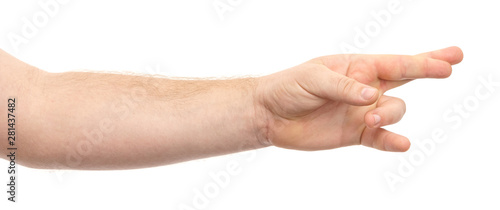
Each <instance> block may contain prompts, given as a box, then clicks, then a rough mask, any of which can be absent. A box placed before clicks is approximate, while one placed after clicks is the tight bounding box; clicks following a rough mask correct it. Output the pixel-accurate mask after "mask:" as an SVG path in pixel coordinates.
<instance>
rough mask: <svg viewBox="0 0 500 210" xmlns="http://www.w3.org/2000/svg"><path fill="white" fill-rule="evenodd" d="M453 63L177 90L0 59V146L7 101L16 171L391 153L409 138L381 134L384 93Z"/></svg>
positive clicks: (334, 58) (380, 64)
mask: <svg viewBox="0 0 500 210" xmlns="http://www.w3.org/2000/svg"><path fill="white" fill-rule="evenodd" d="M462 59H463V53H462V51H461V50H460V49H459V48H458V47H450V48H445V49H442V50H436V51H432V52H428V53H423V54H419V55H414V56H408V55H330V56H324V57H319V58H315V59H312V60H310V61H307V62H305V63H303V64H300V65H298V66H295V67H292V68H290V69H287V70H284V71H280V72H277V73H274V74H271V75H267V76H263V77H256V78H241V79H233V80H200V79H199V80H179V79H168V78H158V77H148V76H137V75H136V76H134V75H125V74H109V73H91V72H66V73H48V72H46V71H43V70H39V69H37V68H35V67H33V66H30V65H28V64H26V63H24V62H22V61H19V60H17V59H16V58H14V57H12V56H11V55H9V54H7V53H6V52H4V51H1V50H0V116H3V117H4V118H5V119H4V120H2V121H3V122H4V123H1V124H0V136H2V139H7V138H6V137H7V123H5V121H6V116H7V100H8V98H11V97H15V98H16V110H15V114H16V147H17V148H18V150H17V152H16V161H17V162H18V163H20V164H22V165H25V166H28V167H33V168H56V169H57V168H71V169H132V168H143V167H153V166H160V165H166V164H172V163H177V162H182V161H188V160H193V159H198V158H204V157H210V156H216V155H222V154H229V153H234V152H239V151H244V150H250V149H258V148H262V147H267V146H273V145H274V146H278V147H283V148H288V149H296V150H325V149H334V148H339V147H344V146H350V145H360V144H361V145H364V146H368V147H373V148H376V149H379V150H384V151H395V152H403V151H406V150H408V148H409V147H410V142H409V140H408V139H407V138H406V137H404V136H401V135H398V134H396V133H393V132H390V131H387V130H385V129H383V128H381V127H383V126H385V125H390V124H394V123H396V122H398V121H399V120H400V119H401V118H402V117H403V115H404V113H405V104H404V102H403V101H402V100H401V99H398V98H394V97H390V96H386V95H384V93H385V92H386V91H387V90H390V89H392V88H396V87H398V86H400V85H403V84H405V83H407V82H409V81H411V80H413V79H420V78H446V77H448V76H449V75H450V74H451V71H452V69H451V66H452V65H454V64H457V63H459V62H460V61H461V60H462ZM429 94H432V93H429ZM7 143H8V142H7V141H6V140H3V141H1V143H0V152H1V153H2V154H1V156H2V157H3V158H7V156H6V155H7V154H9V152H10V151H7V149H6V148H7V147H8V144H7Z"/></svg>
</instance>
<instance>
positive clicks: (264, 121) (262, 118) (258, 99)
mask: <svg viewBox="0 0 500 210" xmlns="http://www.w3.org/2000/svg"><path fill="white" fill-rule="evenodd" d="M265 80H266V77H257V78H254V82H253V84H254V85H253V107H254V119H253V124H254V130H255V137H256V139H257V141H258V143H259V144H260V145H261V146H263V147H267V146H272V143H271V141H269V122H270V117H269V116H270V115H269V111H268V109H267V108H266V105H265V103H264V94H265V90H264V89H265V88H264V86H265V84H266V82H265Z"/></svg>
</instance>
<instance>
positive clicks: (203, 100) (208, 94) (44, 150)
mask: <svg viewBox="0 0 500 210" xmlns="http://www.w3.org/2000/svg"><path fill="white" fill-rule="evenodd" d="M255 80H256V79H254V78H246V79H235V80H171V79H165V78H153V77H143V76H132V75H118V74H104V73H88V72H67V73H57V74H54V73H48V74H45V76H44V77H43V79H41V81H40V85H38V86H39V87H37V88H36V89H35V90H33V91H32V93H31V94H30V95H25V96H20V97H19V98H20V100H21V101H22V100H23V98H26V97H36V103H31V104H30V105H29V107H28V108H27V109H29V110H31V111H30V112H31V113H29V114H30V121H29V123H25V124H24V128H23V130H22V131H23V132H25V134H23V135H24V137H25V138H23V139H21V140H20V141H19V142H18V147H19V148H22V154H20V155H19V160H20V162H21V163H22V164H25V165H28V166H31V167H38V168H59V167H63V168H64V167H69V168H78V169H126V168H140V167H150V166H158V165H164V164H171V163H176V162H180V161H186V160H191V159H196V158H203V157H209V156H215V155H221V154H227V153H232V152H238V151H243V150H248V149H255V148H259V147H263V145H262V144H261V143H260V141H259V137H258V136H259V132H261V127H262V125H263V122H259V121H258V120H259V119H257V118H258V117H256V115H257V113H256V110H255V100H254V92H255V85H256V81H255ZM25 106H26V105H25ZM18 112H19V115H23V114H25V113H23V110H19V111H18ZM26 114H27V113H26ZM20 132H21V131H20Z"/></svg>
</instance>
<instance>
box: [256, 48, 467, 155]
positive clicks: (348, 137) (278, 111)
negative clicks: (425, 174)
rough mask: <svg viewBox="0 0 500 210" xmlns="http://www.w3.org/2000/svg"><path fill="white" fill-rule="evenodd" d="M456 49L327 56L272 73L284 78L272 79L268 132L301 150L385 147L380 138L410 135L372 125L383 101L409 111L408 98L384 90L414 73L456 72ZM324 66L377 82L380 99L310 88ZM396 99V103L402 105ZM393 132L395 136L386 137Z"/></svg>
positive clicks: (279, 142)
mask: <svg viewBox="0 0 500 210" xmlns="http://www.w3.org/2000/svg"><path fill="white" fill-rule="evenodd" d="M456 51H457V48H448V49H445V50H442V51H435V52H431V53H426V54H422V55H418V56H406V57H404V59H401V58H400V57H398V56H361V55H360V56H349V57H346V56H326V57H321V58H317V59H314V60H311V61H309V62H307V63H304V64H302V65H299V66H296V67H293V68H291V69H288V70H285V71H283V72H279V73H277V74H275V75H271V76H273V77H277V78H279V80H280V82H281V83H279V84H278V85H276V86H273V85H271V87H270V88H272V89H273V91H271V92H272V94H268V95H267V97H264V104H266V107H267V108H268V110H269V113H270V115H271V116H272V117H271V119H272V120H271V122H270V123H269V136H268V138H269V140H270V141H271V143H272V144H274V145H276V146H280V147H285V148H292V149H301V150H319V149H331V148H337V147H342V146H348V145H354V144H360V143H363V144H364V145H368V146H372V147H376V148H378V149H383V150H386V149H387V148H384V145H383V141H384V139H377V138H385V141H396V140H397V141H402V140H405V141H407V140H406V138H404V137H402V136H399V135H397V134H393V133H391V132H389V131H386V130H384V129H381V128H373V127H372V128H369V127H367V124H370V123H371V122H370V119H371V118H367V116H366V115H367V113H369V112H373V110H375V109H382V110H383V108H381V107H382V106H381V104H382V103H385V104H389V105H386V106H387V107H388V108H386V109H388V111H389V112H390V111H394V112H401V110H397V109H403V110H402V113H404V103H402V102H400V101H401V100H399V99H395V98H392V97H388V96H384V95H383V93H384V92H385V91H387V90H388V89H391V88H394V87H397V86H400V85H402V84H404V83H406V82H408V81H411V79H414V78H423V77H433V78H444V77H447V76H448V75H449V74H450V73H451V68H449V66H450V64H454V63H458V62H460V60H461V59H462V58H461V51H460V53H458V52H456ZM450 53H451V54H452V56H450ZM459 54H460V56H458V55H459ZM395 61H397V62H399V63H397V62H396V63H395ZM325 67H327V69H328V70H329V71H333V72H336V73H338V74H340V75H344V76H347V77H349V78H352V79H354V80H356V81H358V82H361V83H363V84H367V85H369V86H372V87H375V88H377V89H378V90H379V94H380V97H379V100H378V102H375V103H373V104H367V105H363V106H357V105H351V104H349V103H345V102H343V101H336V100H330V99H327V98H325V97H322V96H318V94H315V92H314V91H311V90H315V88H317V87H314V86H318V85H321V84H317V83H318V81H319V80H321V77H315V75H318V74H322V73H323V72H324V71H325V69H326V68H325ZM333 88H335V89H336V90H337V91H339V89H340V90H341V91H342V89H343V88H346V87H345V86H343V85H339V87H333ZM394 100H396V102H395V101H394ZM386 101H387V103H386ZM391 103H393V104H394V103H396V105H397V106H395V105H393V104H391ZM397 103H400V104H397ZM401 103H402V104H403V107H401ZM395 109H396V110H395ZM401 116H402V114H401ZM383 118H391V117H385V116H383ZM395 118H397V117H395ZM400 118H401V117H399V118H398V119H397V120H399V119H400ZM397 120H394V119H390V120H389V121H387V123H385V124H392V123H395V122H397ZM389 137H390V138H391V139H389V140H387V139H388V138H389ZM401 138H404V139H401ZM408 146H409V145H408Z"/></svg>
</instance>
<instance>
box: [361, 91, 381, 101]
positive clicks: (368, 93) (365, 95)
mask: <svg viewBox="0 0 500 210" xmlns="http://www.w3.org/2000/svg"><path fill="white" fill-rule="evenodd" d="M377 92H378V90H377V89H375V88H363V90H362V91H361V97H363V99H365V100H370V99H371V98H372V97H373V96H374V95H375V94H376V93H377Z"/></svg>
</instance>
